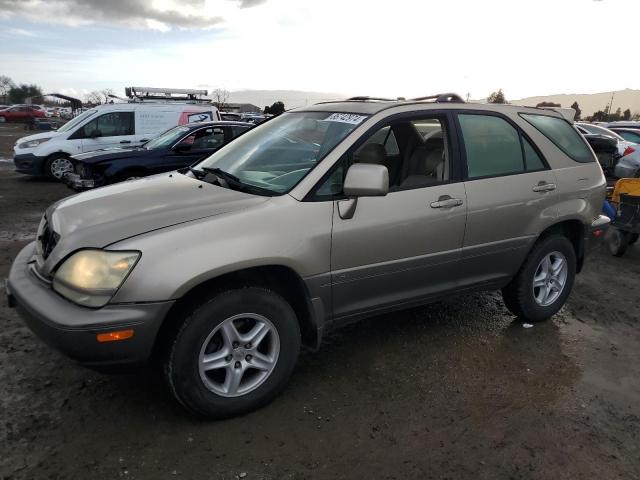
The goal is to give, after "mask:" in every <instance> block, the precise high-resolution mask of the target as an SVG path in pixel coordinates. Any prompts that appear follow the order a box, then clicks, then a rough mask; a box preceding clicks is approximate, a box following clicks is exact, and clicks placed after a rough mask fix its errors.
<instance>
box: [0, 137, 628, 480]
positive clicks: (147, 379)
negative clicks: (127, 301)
mask: <svg viewBox="0 0 640 480" xmlns="http://www.w3.org/2000/svg"><path fill="white" fill-rule="evenodd" d="M21 133H22V132H20V131H19V130H17V128H16V127H15V126H0V280H3V279H4V278H6V276H7V274H8V269H9V266H10V263H11V261H12V259H13V258H14V256H15V255H16V253H17V252H18V251H19V249H20V248H21V247H22V246H24V245H25V244H26V243H27V242H29V241H30V240H31V239H33V238H34V232H35V230H36V227H37V223H38V221H39V218H40V216H41V215H42V213H43V211H44V209H45V207H47V206H48V205H49V204H50V203H52V202H53V201H55V200H57V199H59V198H61V197H64V196H66V195H69V194H70V192H69V191H68V190H67V189H66V188H65V187H64V186H62V185H60V184H56V183H52V182H47V181H43V180H37V179H32V178H29V177H26V176H21V175H18V174H16V173H14V172H13V165H12V164H11V163H10V162H9V161H7V159H10V158H11V146H12V144H13V141H14V138H15V137H16V135H19V134H21ZM3 158H4V160H3ZM639 287H640V247H638V246H634V247H631V248H630V249H629V251H628V252H627V254H626V256H625V257H623V258H613V257H611V256H610V255H609V254H608V253H606V252H605V251H604V250H602V249H600V250H599V251H597V252H596V253H595V254H594V255H593V256H592V257H591V258H590V260H589V262H588V263H587V265H586V268H585V270H584V272H583V273H582V274H581V275H579V277H578V279H577V283H576V286H575V289H574V291H573V293H572V295H571V297H570V300H569V303H568V305H567V306H566V307H565V309H564V310H563V311H562V312H561V313H560V314H559V315H557V316H556V317H555V318H554V319H553V320H552V321H549V322H546V323H544V324H538V325H535V326H534V327H533V328H523V326H522V324H521V323H520V322H518V321H517V320H514V318H513V317H512V316H511V315H509V313H508V312H507V311H506V310H505V308H504V306H503V305H502V303H501V300H500V297H499V295H498V294H495V293H487V294H475V295H467V296H464V297H459V298H452V299H451V300H448V301H446V302H440V303H437V304H434V305H431V306H428V307H424V308H416V309H412V310H408V311H405V312H402V313H395V314H391V315H385V316H380V317H376V318H372V319H370V320H367V321H364V322H362V323H359V324H356V325H353V326H351V327H348V328H346V329H344V330H342V331H340V332H337V333H335V334H333V335H331V336H330V337H329V338H327V339H326V340H325V342H324V343H323V345H322V348H321V349H320V351H318V352H305V353H304V354H303V355H302V356H301V358H300V362H299V365H298V367H297V369H296V371H295V373H294V375H293V378H292V380H291V383H290V385H289V386H288V388H286V390H285V391H284V392H283V393H282V394H281V395H280V396H279V397H278V398H277V399H276V400H275V401H274V402H273V403H272V404H271V405H269V406H267V407H266V408H264V409H262V410H260V411H257V412H254V413H251V414H249V415H245V416H243V417H240V418H236V419H232V420H227V421H220V422H202V421H198V420H195V419H193V418H192V417H190V416H188V415H186V414H185V413H184V412H183V411H182V410H181V408H180V407H179V406H177V405H176V404H175V403H174V402H173V401H172V399H171V398H170V397H169V395H168V394H167V393H166V392H165V390H164V388H163V385H162V382H161V381H160V380H159V378H158V377H157V376H155V375H153V374H152V373H151V372H140V373H136V374H132V375H122V376H107V375H102V374H98V373H94V372H92V371H90V370H86V369H84V368H81V367H79V366H76V365H75V364H74V363H72V362H71V361H69V360H67V359H66V358H64V357H63V356H61V355H60V354H58V353H56V352H54V351H52V350H50V349H49V348H48V347H46V346H45V345H43V344H42V343H41V342H40V341H39V340H38V339H36V338H35V337H34V336H33V335H32V334H31V332H30V331H29V330H28V329H27V328H26V327H25V326H24V325H23V323H22V322H21V321H20V319H19V318H18V316H17V315H16V313H15V311H14V310H12V309H9V308H8V307H7V305H6V301H4V300H2V301H0V322H1V324H2V328H1V329H0V385H1V388H0V478H2V479H41V478H46V479H84V478H93V479H113V478H130V479H173V478H185V479H192V478H193V479H235V478H247V479H280V478H287V479H304V478H314V479H315V478H320V479H339V478H380V479H398V478H421V479H422V478H424V479H432V478H433V479H436V478H437V479H447V478H448V479H462V478H474V479H476V478H477V479H498V478H500V479H502V478H514V479H518V478H527V479H530V478H531V479H595V478H597V479H610V478H624V479H638V478H640V348H639V347H640V321H639V319H640V318H639V317H640V295H639V294H638V289H639Z"/></svg>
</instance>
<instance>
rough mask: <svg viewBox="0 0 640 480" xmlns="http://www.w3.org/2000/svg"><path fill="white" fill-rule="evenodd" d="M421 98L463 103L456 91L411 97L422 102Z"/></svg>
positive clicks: (437, 101) (414, 100)
mask: <svg viewBox="0 0 640 480" xmlns="http://www.w3.org/2000/svg"><path fill="white" fill-rule="evenodd" d="M423 100H435V102H436V103H465V102H464V100H463V99H462V97H461V96H460V95H458V94H457V93H439V94H437V95H429V96H427V97H418V98H412V99H411V101H413V102H422V101H423Z"/></svg>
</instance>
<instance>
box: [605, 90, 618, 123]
mask: <svg viewBox="0 0 640 480" xmlns="http://www.w3.org/2000/svg"><path fill="white" fill-rule="evenodd" d="M615 96H616V92H611V101H610V102H609V105H608V106H607V120H609V115H610V114H611V109H612V108H613V97H615Z"/></svg>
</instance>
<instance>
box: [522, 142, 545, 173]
mask: <svg viewBox="0 0 640 480" xmlns="http://www.w3.org/2000/svg"><path fill="white" fill-rule="evenodd" d="M520 138H522V149H523V150H524V163H525V164H526V167H527V171H529V172H535V171H537V170H544V169H545V168H546V167H545V164H544V162H543V161H542V159H541V158H540V155H538V152H536V151H535V150H534V148H533V147H532V146H531V144H530V143H529V141H528V140H527V139H526V138H524V137H522V136H521V137H520Z"/></svg>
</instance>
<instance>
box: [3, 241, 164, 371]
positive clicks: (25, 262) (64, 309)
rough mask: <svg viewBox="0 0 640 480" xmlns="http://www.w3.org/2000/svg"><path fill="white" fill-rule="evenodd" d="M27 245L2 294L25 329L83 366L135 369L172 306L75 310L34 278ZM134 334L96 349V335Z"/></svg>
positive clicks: (32, 248)
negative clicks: (126, 330)
mask: <svg viewBox="0 0 640 480" xmlns="http://www.w3.org/2000/svg"><path fill="white" fill-rule="evenodd" d="M34 252H35V243H30V244H29V245H27V246H26V247H25V248H24V249H23V250H22V251H21V252H20V253H19V254H18V256H17V257H16V259H15V260H14V262H13V265H12V266H11V271H10V273H9V278H8V280H7V284H6V289H7V295H8V301H9V305H10V306H13V307H16V309H17V311H18V313H19V314H20V316H21V317H22V318H23V320H24V322H25V323H26V324H27V326H28V327H29V328H30V329H31V330H32V331H33V332H34V333H35V334H36V335H37V336H38V337H40V338H41V339H42V340H43V341H44V342H45V343H47V344H48V345H49V346H51V347H53V348H55V349H56V350H59V351H60V352H62V353H64V354H65V355H67V356H68V357H70V358H72V359H74V360H76V361H78V362H80V363H82V364H85V365H87V366H95V367H102V366H114V365H138V364H142V363H145V362H146V361H147V360H148V359H149V358H150V356H151V353H152V350H153V345H154V343H155V339H156V335H157V333H158V330H159V329H160V325H161V324H162V321H163V320H164V318H165V317H166V315H167V312H168V311H169V308H171V306H172V305H173V302H171V301H169V302H157V303H133V304H120V305H107V306H105V307H102V308H100V309H91V308H85V307H81V306H78V305H75V304H73V303H71V302H69V301H67V300H65V299H64V298H62V297H61V296H60V295H58V294H57V293H56V292H55V291H53V289H52V288H51V286H50V285H48V284H47V283H45V282H44V281H43V280H41V279H39V278H37V277H36V275H35V273H33V272H32V268H33V267H34V265H33V261H32V257H33V254H34ZM124 329H133V331H134V335H133V337H131V338H129V339H127V340H122V341H115V342H105V343H100V342H98V341H97V338H96V336H97V334H99V333H106V332H113V331H117V330H124Z"/></svg>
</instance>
